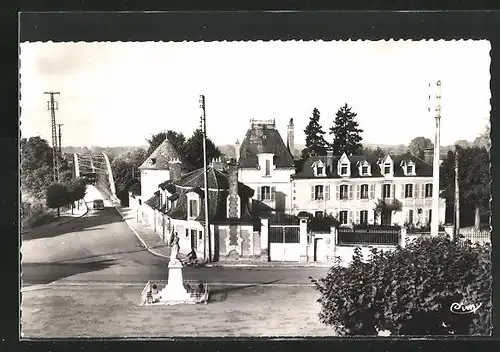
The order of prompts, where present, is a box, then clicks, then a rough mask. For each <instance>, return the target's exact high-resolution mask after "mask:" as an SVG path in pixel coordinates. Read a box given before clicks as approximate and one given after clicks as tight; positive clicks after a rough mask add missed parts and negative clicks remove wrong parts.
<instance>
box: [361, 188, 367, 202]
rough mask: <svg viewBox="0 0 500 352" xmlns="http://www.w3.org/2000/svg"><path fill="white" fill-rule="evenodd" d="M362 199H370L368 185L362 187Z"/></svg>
mask: <svg viewBox="0 0 500 352" xmlns="http://www.w3.org/2000/svg"><path fill="white" fill-rule="evenodd" d="M360 198H361V199H368V185H361V194H360Z"/></svg>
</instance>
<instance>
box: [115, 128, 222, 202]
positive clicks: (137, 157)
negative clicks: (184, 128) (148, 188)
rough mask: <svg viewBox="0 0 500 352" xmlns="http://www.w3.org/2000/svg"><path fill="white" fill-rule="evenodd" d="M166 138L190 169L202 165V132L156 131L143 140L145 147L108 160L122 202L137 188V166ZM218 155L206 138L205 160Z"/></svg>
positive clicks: (214, 146)
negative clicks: (189, 134)
mask: <svg viewBox="0 0 500 352" xmlns="http://www.w3.org/2000/svg"><path fill="white" fill-rule="evenodd" d="M165 139H167V140H168V141H169V142H170V144H171V145H172V146H173V147H174V148H175V149H176V150H177V151H178V152H179V153H180V154H181V155H182V156H183V157H184V158H185V159H186V160H187V161H188V162H189V163H190V164H191V166H192V167H193V169H198V168H201V167H203V132H202V131H201V129H196V130H195V131H194V132H193V134H192V135H191V136H190V137H189V138H186V136H185V135H184V134H182V133H180V132H176V131H172V130H167V131H162V132H158V133H155V134H153V135H151V136H150V137H149V138H147V139H146V142H147V143H148V148H147V149H143V148H134V149H132V150H130V151H127V152H125V153H122V154H120V155H118V156H116V157H115V158H113V159H112V161H111V169H112V171H113V177H114V180H115V187H116V195H117V197H118V198H119V199H120V200H122V203H125V204H126V203H127V202H128V192H129V191H132V190H137V189H140V178H139V175H140V171H139V167H140V166H141V164H142V163H143V162H144V161H145V160H146V158H147V157H148V156H149V155H151V154H152V153H153V152H154V151H155V149H156V148H158V146H160V144H161V143H163V141H164V140H165ZM221 156H222V153H221V152H220V150H219V149H218V148H217V146H216V145H215V144H214V143H213V141H212V140H210V138H207V160H208V162H210V161H211V160H212V159H215V158H218V157H221ZM146 196H147V195H146Z"/></svg>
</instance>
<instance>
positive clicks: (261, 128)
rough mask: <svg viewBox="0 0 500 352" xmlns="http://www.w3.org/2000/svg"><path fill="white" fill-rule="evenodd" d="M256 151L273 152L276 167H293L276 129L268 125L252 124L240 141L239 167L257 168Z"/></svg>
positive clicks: (292, 162) (289, 155)
mask: <svg viewBox="0 0 500 352" xmlns="http://www.w3.org/2000/svg"><path fill="white" fill-rule="evenodd" d="M258 153H272V154H274V163H275V165H276V168H294V167H295V163H294V161H293V157H292V155H291V154H290V151H289V150H288V148H287V147H286V145H285V143H284V142H283V139H282V138H281V136H280V134H279V132H278V130H277V129H276V128H274V126H269V125H258V124H255V125H252V126H251V127H250V128H249V129H248V131H247V134H246V136H245V139H244V140H243V142H242V143H241V147H240V158H239V160H238V161H239V164H240V168H257V165H258V158H257V154H258Z"/></svg>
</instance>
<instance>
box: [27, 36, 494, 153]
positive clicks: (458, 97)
mask: <svg viewBox="0 0 500 352" xmlns="http://www.w3.org/2000/svg"><path fill="white" fill-rule="evenodd" d="M489 51H490V44H489V42H488V41H446V42H445V41H378V42H369V41H335V42H333V41H332V42H323V41H307V42H298V41H287V42H276V41H275V42H262V41H258V42H206V43H204V42H143V43H138V42H91V43H90V42H89V43H86V42H75V43H53V42H46V43H21V48H20V79H21V81H20V92H21V93H20V106H21V134H22V136H23V137H32V136H41V137H42V138H45V139H47V140H48V141H49V142H50V141H51V125H50V113H49V111H48V110H47V100H48V96H47V95H44V94H43V93H44V92H45V91H59V92H60V95H58V96H56V100H57V101H58V111H57V112H56V119H57V123H58V124H63V126H62V145H63V146H69V145H71V146H134V145H146V144H147V142H146V138H148V137H150V136H151V135H152V134H154V133H157V132H161V131H165V130H174V131H178V132H182V133H184V134H185V135H186V136H190V135H191V134H192V132H193V131H194V130H195V129H196V128H197V127H198V126H199V123H200V116H201V109H200V107H199V96H200V94H203V95H205V97H206V117H207V134H208V137H209V138H210V139H212V140H213V141H214V142H215V143H216V144H217V145H223V144H233V143H234V142H235V141H236V139H239V140H240V141H241V140H242V139H243V138H244V136H245V133H246V130H247V129H248V127H249V124H250V123H249V120H250V119H251V118H253V119H258V120H266V119H275V121H276V125H277V128H278V129H279V131H280V134H281V136H282V138H283V139H284V140H286V125H287V123H288V121H289V119H290V118H293V119H294V124H295V143H296V144H305V135H304V132H303V131H304V128H305V127H306V125H307V123H308V121H309V117H310V116H311V115H312V110H313V109H314V108H318V109H319V111H320V113H321V119H320V123H321V124H322V126H323V129H324V130H325V131H326V132H327V134H326V135H325V137H326V139H327V141H331V139H332V138H333V137H332V136H330V135H328V129H329V128H330V126H331V125H332V124H333V120H334V117H335V113H336V111H337V110H338V109H339V108H340V107H341V106H342V105H344V104H345V103H347V104H348V105H349V106H350V107H352V111H354V112H355V113H357V117H356V121H358V123H359V125H360V127H361V128H362V129H363V130H364V132H363V134H362V136H363V142H365V143H369V144H384V145H387V144H408V143H409V142H410V141H411V139H413V138H414V137H418V136H424V137H428V138H431V139H433V135H434V126H435V120H434V116H435V114H434V109H432V111H431V112H429V110H428V109H429V106H430V105H431V104H434V101H430V100H429V94H431V96H432V97H434V96H435V82H436V81H437V80H440V81H441V84H442V85H441V144H442V145H448V144H453V143H454V142H455V141H456V140H462V139H464V140H474V138H475V137H476V136H477V135H478V134H480V133H481V132H482V131H483V130H484V128H485V126H486V124H488V123H489V114H490V97H491V95H490V89H489V85H490V73H489V71H490V55H489ZM429 83H432V87H431V90H429ZM431 100H432V99H431Z"/></svg>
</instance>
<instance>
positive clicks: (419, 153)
mask: <svg viewBox="0 0 500 352" xmlns="http://www.w3.org/2000/svg"><path fill="white" fill-rule="evenodd" d="M433 146H434V144H433V143H432V141H431V140H430V139H429V138H425V137H415V138H413V139H412V140H411V142H410V145H409V146H408V151H409V152H410V153H412V154H413V155H415V156H416V157H418V158H420V159H423V158H424V150H425V149H427V148H432V147H433Z"/></svg>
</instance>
